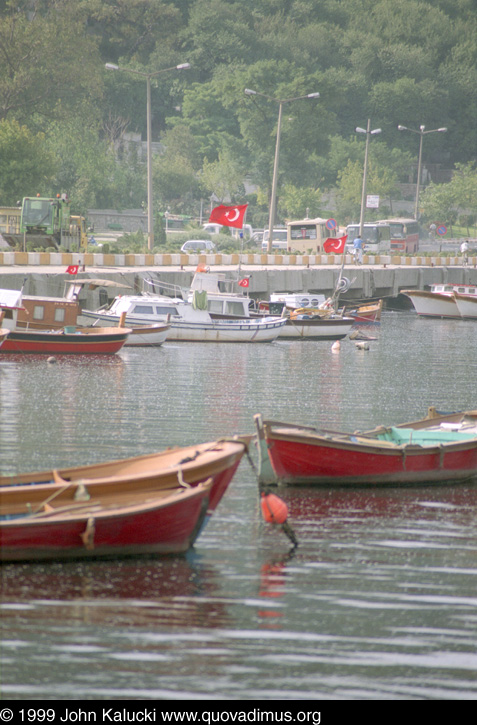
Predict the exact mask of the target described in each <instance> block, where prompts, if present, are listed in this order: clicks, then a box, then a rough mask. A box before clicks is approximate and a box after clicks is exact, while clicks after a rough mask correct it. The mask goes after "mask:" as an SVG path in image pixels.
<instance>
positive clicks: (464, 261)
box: [460, 240, 469, 267]
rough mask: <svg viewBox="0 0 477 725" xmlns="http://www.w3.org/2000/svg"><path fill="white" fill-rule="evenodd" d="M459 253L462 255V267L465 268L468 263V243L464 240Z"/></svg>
mask: <svg viewBox="0 0 477 725" xmlns="http://www.w3.org/2000/svg"><path fill="white" fill-rule="evenodd" d="M460 253H461V254H462V265H463V266H464V267H467V264H468V262H469V242H468V241H467V240H464V241H463V242H462V244H461V245H460Z"/></svg>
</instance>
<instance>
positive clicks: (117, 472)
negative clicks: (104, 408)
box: [0, 439, 247, 561]
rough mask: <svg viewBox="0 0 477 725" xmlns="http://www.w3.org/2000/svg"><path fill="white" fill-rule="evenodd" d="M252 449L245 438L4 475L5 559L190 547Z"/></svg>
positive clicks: (0, 490)
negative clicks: (243, 459) (245, 456)
mask: <svg viewBox="0 0 477 725" xmlns="http://www.w3.org/2000/svg"><path fill="white" fill-rule="evenodd" d="M246 448H247V445H246V443H245V442H244V441H241V440H239V439H234V440H228V441H216V442H212V443H202V444H200V445H197V446H189V447H186V448H173V449H170V450H166V451H163V452H161V453H156V454H151V455H146V456H139V457H136V458H129V459H124V460H118V461H108V462H105V463H98V464H92V465H89V466H80V467H77V468H65V469H61V470H50V471H43V472H38V473H27V474H22V475H19V476H3V477H1V478H0V561H20V560H30V559H51V560H52V559H56V560H58V559H71V558H78V557H80V558H84V557H86V558H90V557H97V556H125V555H132V554H134V555H137V554H172V553H181V552H184V551H187V549H188V548H189V547H190V546H192V544H193V543H194V541H195V539H196V538H197V536H198V534H199V532H200V530H201V527H202V526H203V524H204V522H205V521H206V520H207V518H208V517H209V516H210V515H211V514H212V513H213V511H214V510H215V508H216V507H217V505H218V503H219V501H220V500H221V498H222V496H223V495H224V493H225V491H226V490H227V487H228V485H229V483H230V481H231V480H232V478H233V475H234V473H235V471H236V470H237V467H238V465H239V463H240V460H241V458H242V456H243V454H244V452H245V450H246Z"/></svg>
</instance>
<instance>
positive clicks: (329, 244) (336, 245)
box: [323, 234, 348, 254]
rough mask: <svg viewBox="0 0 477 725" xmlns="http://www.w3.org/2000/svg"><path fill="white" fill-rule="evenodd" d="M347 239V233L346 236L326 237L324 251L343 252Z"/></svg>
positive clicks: (328, 252) (327, 252)
mask: <svg viewBox="0 0 477 725" xmlns="http://www.w3.org/2000/svg"><path fill="white" fill-rule="evenodd" d="M347 239H348V235H347V234H345V236H344V237H328V239H326V241H325V242H324V243H323V251H324V252H326V254H332V253H333V252H335V253H336V254H341V253H342V252H344V250H345V244H346V240H347Z"/></svg>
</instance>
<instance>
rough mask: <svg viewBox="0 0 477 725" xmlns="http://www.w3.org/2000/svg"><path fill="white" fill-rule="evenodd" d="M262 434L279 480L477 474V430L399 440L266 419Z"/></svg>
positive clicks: (370, 480) (414, 479)
mask: <svg viewBox="0 0 477 725" xmlns="http://www.w3.org/2000/svg"><path fill="white" fill-rule="evenodd" d="M398 428H399V426H397V429H398ZM407 430H408V429H406V431H407ZM414 433H415V431H414ZM415 435H416V437H417V435H418V434H417V433H415ZM258 436H259V440H260V437H262V440H263V442H264V446H262V447H261V450H262V451H263V450H264V449H266V455H268V459H269V462H270V464H271V468H272V470H273V477H274V479H275V481H274V482H276V483H279V484H288V485H290V484H298V485H307V484H308V485H309V484H313V485H318V486H319V485H321V486H323V485H335V486H343V485H344V486H346V485H416V484H429V483H457V482H462V481H465V480H469V479H472V478H475V477H476V476H477V433H476V434H472V435H471V436H469V438H468V439H466V440H455V441H451V442H449V441H448V440H446V438H447V434H446V433H445V431H444V432H443V438H442V440H443V442H442V443H440V442H438V439H439V436H440V434H436V435H435V438H436V441H437V442H436V443H435V444H431V443H426V444H417V443H415V444H414V443H412V442H411V443H407V444H402V445H394V444H392V443H390V442H388V441H385V440H383V441H380V440H372V438H369V437H368V436H367V434H363V435H362V436H360V435H359V434H356V435H354V434H331V433H330V434H326V433H320V432H319V431H317V430H314V429H312V428H305V427H300V426H293V425H287V424H280V423H271V422H266V421H265V422H263V424H262V423H260V426H259V430H258ZM410 440H411V441H412V435H411V437H410Z"/></svg>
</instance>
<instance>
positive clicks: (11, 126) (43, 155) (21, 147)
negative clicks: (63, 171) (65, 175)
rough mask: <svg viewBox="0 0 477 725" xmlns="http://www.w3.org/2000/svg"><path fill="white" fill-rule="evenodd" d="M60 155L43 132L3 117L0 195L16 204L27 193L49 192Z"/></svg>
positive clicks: (3, 201)
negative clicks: (53, 151)
mask: <svg viewBox="0 0 477 725" xmlns="http://www.w3.org/2000/svg"><path fill="white" fill-rule="evenodd" d="M56 163H57V159H56V157H55V155H54V154H53V153H52V152H51V151H50V150H49V149H48V147H47V144H46V142H45V137H44V134H42V133H38V134H33V133H31V131H29V130H28V128H27V127H26V126H21V125H20V124H19V123H18V122H17V121H15V120H13V119H12V120H11V121H10V120H2V121H0V198H1V200H2V204H4V205H6V206H13V205H14V204H16V202H17V201H19V200H20V199H22V198H23V197H24V196H29V195H33V194H37V193H40V194H41V195H42V196H46V195H47V193H46V190H47V189H48V188H49V187H50V184H51V182H52V180H53V177H54V174H55V172H56V169H57V166H56Z"/></svg>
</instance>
